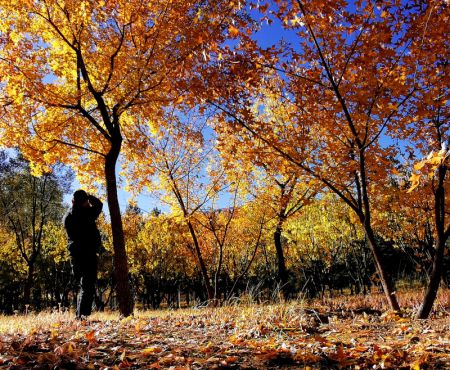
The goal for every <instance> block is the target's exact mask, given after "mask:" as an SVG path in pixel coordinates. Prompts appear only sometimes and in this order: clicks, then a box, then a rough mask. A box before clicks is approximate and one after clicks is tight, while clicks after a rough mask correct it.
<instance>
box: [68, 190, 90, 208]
mask: <svg viewBox="0 0 450 370" xmlns="http://www.w3.org/2000/svg"><path fill="white" fill-rule="evenodd" d="M72 204H73V207H74V208H84V207H89V197H88V195H87V193H86V192H85V191H84V190H82V189H79V190H77V191H76V192H75V193H73V198H72Z"/></svg>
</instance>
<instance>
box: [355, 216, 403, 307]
mask: <svg viewBox="0 0 450 370" xmlns="http://www.w3.org/2000/svg"><path fill="white" fill-rule="evenodd" d="M363 224H364V223H363ZM364 230H365V233H366V236H367V240H368V242H369V247H370V249H371V250H372V254H373V258H374V260H375V266H376V267H377V271H378V275H379V277H380V281H381V285H382V286H383V291H384V294H385V295H386V298H387V300H388V303H389V306H390V307H391V309H392V310H394V311H400V305H399V304H398V300H397V295H396V291H395V288H394V283H393V281H392V278H391V275H390V274H388V272H387V271H386V267H385V264H384V259H383V255H382V254H381V251H380V247H379V245H378V243H377V241H376V240H375V235H374V233H373V230H372V228H371V227H370V226H368V225H365V224H364Z"/></svg>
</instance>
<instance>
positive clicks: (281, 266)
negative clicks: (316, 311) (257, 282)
mask: <svg viewBox="0 0 450 370" xmlns="http://www.w3.org/2000/svg"><path fill="white" fill-rule="evenodd" d="M282 231H283V220H280V221H278V224H277V227H276V229H275V232H274V234H273V239H274V242H275V250H276V252H277V265H278V280H279V282H280V283H281V292H282V293H283V297H284V298H285V299H286V298H288V295H289V287H288V281H289V276H288V272H287V269H286V262H285V259H284V252H283V245H282V244H281V233H282Z"/></svg>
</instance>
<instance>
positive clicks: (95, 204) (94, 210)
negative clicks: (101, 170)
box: [88, 195, 103, 220]
mask: <svg viewBox="0 0 450 370" xmlns="http://www.w3.org/2000/svg"><path fill="white" fill-rule="evenodd" d="M88 199H89V203H90V204H91V209H90V212H91V215H92V217H93V218H94V220H96V219H97V217H98V216H100V213H102V208H103V203H102V201H101V200H100V199H98V198H96V197H94V196H93V195H88Z"/></svg>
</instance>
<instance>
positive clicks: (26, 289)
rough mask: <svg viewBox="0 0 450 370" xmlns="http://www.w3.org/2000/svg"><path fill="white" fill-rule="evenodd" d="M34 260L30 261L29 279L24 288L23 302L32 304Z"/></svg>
mask: <svg viewBox="0 0 450 370" xmlns="http://www.w3.org/2000/svg"><path fill="white" fill-rule="evenodd" d="M33 275H34V262H31V261H30V262H29V263H28V273H27V280H26V281H25V286H24V290H23V303H24V304H30V302H31V288H32V287H33Z"/></svg>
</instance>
